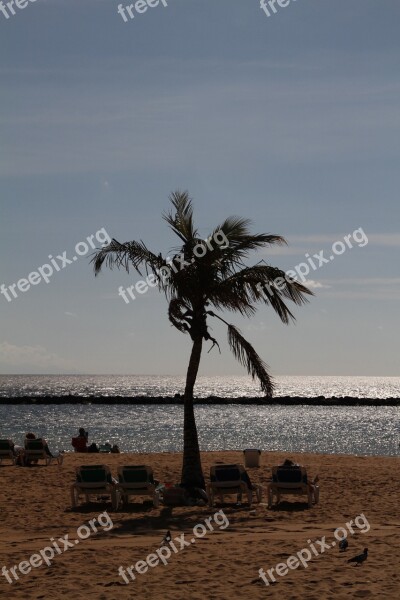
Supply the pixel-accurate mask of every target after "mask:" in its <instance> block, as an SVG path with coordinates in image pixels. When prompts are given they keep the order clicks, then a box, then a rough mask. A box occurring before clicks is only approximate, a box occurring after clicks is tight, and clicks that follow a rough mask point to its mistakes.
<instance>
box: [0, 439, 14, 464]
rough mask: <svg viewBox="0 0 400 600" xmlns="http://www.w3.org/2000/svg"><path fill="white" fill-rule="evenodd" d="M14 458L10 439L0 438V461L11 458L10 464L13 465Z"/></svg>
mask: <svg viewBox="0 0 400 600" xmlns="http://www.w3.org/2000/svg"><path fill="white" fill-rule="evenodd" d="M16 458H17V457H16V456H15V455H14V452H13V444H12V442H11V441H10V440H0V463H2V462H3V460H11V462H12V464H13V465H15V461H16Z"/></svg>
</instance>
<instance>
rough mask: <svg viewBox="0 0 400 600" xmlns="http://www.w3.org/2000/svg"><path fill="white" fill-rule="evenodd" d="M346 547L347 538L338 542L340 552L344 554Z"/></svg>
mask: <svg viewBox="0 0 400 600" xmlns="http://www.w3.org/2000/svg"><path fill="white" fill-rule="evenodd" d="M348 547H349V542H348V541H347V538H343V540H340V542H339V550H340V551H341V552H344V551H345V550H347V548H348Z"/></svg>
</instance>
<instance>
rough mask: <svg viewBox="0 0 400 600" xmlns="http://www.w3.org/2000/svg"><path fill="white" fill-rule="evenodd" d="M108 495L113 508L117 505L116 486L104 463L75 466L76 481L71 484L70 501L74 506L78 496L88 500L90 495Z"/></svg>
mask: <svg viewBox="0 0 400 600" xmlns="http://www.w3.org/2000/svg"><path fill="white" fill-rule="evenodd" d="M93 495H95V496H99V495H100V496H103V495H104V496H110V497H111V503H112V506H113V509H114V510H116V509H117V506H118V501H119V500H118V491H117V486H116V484H115V483H114V482H113V479H112V476H111V472H110V469H109V467H107V466H106V465H83V466H81V467H77V468H76V481H75V483H73V484H72V485H71V503H72V506H73V507H74V508H75V507H76V506H78V504H79V498H80V496H85V501H86V502H90V496H93Z"/></svg>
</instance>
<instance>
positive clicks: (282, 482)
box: [268, 466, 319, 508]
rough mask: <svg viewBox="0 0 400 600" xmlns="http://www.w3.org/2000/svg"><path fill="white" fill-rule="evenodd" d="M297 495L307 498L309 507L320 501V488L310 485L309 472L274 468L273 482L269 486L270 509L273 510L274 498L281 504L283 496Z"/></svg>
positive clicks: (295, 468) (292, 467) (296, 467)
mask: <svg viewBox="0 0 400 600" xmlns="http://www.w3.org/2000/svg"><path fill="white" fill-rule="evenodd" d="M286 495H297V496H304V495H306V496H307V501H308V506H309V508H311V507H312V505H313V503H315V504H317V503H318V501H319V487H318V485H316V484H315V483H308V481H307V471H306V469H305V468H304V467H300V466H291V467H284V466H280V467H273V469H272V481H271V482H270V483H269V484H268V507H269V508H272V506H273V503H274V496H275V498H276V504H279V502H280V500H281V496H286Z"/></svg>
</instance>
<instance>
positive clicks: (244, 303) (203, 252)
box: [92, 191, 312, 489]
mask: <svg viewBox="0 0 400 600" xmlns="http://www.w3.org/2000/svg"><path fill="white" fill-rule="evenodd" d="M170 201H171V203H172V206H173V209H172V210H171V211H169V212H167V213H165V214H164V215H163V218H164V219H165V221H166V222H167V223H168V225H169V227H170V228H171V229H172V231H173V232H174V233H175V234H176V235H177V236H178V238H179V239H180V245H179V247H177V248H174V250H173V252H174V255H173V257H172V259H170V260H167V259H166V258H163V256H162V255H161V254H154V253H153V252H151V251H150V250H149V249H148V248H147V247H146V245H145V244H144V243H143V242H142V241H139V242H137V241H133V242H125V243H123V244H121V243H120V242H117V240H115V239H112V241H111V243H110V244H109V245H108V246H105V247H104V248H102V249H100V250H98V251H97V252H96V253H95V255H94V257H93V258H92V262H93V263H94V271H95V274H96V275H97V274H98V273H99V272H100V270H101V268H102V266H103V263H105V264H106V266H108V267H109V268H110V269H112V268H113V267H117V268H124V269H126V271H128V272H129V269H130V268H131V267H133V268H134V269H135V270H136V271H137V272H138V273H139V274H140V275H143V272H145V273H146V275H147V276H152V277H153V282H155V281H157V285H158V288H159V290H160V291H162V292H164V293H165V296H166V298H167V300H168V302H169V306H168V317H169V320H170V322H171V323H172V325H174V327H176V329H178V331H180V332H182V333H185V334H189V336H190V338H191V340H192V350H191V354H190V360H189V366H188V369H187V374H186V385H185V393H184V450H183V466H182V480H181V482H182V485H184V486H185V487H187V488H193V487H200V488H202V489H204V477H203V472H202V467H201V460H200V451H199V442H198V435H197V428H196V421H195V415H194V408H193V404H194V396H193V392H194V386H195V383H196V378H197V373H198V370H199V365H200V358H201V352H202V347H203V342H204V341H210V342H212V346H211V348H210V350H211V349H212V348H213V347H214V346H215V345H216V346H217V347H218V348H219V346H218V342H217V340H216V339H214V338H213V337H212V336H211V335H210V333H209V330H208V319H209V318H210V317H215V318H217V319H219V320H221V321H222V322H223V323H225V324H226V325H227V328H228V343H229V346H230V348H231V350H232V352H233V354H234V356H235V357H236V359H237V360H238V361H239V362H240V363H242V364H243V365H244V366H245V367H246V369H247V371H248V373H249V374H250V375H251V376H252V377H253V379H258V380H259V382H260V385H261V390H262V391H263V392H264V393H265V395H266V396H267V397H272V394H273V388H274V386H273V380H272V378H271V376H270V374H269V373H268V366H267V365H266V364H265V363H264V362H263V360H262V359H261V358H260V356H259V355H258V354H257V352H256V351H255V350H254V348H253V346H252V345H251V344H250V343H249V342H248V341H247V340H245V338H244V337H243V336H242V334H241V333H240V331H239V329H237V327H235V326H234V325H231V324H229V323H227V322H226V321H225V320H224V319H223V318H222V317H220V316H219V315H217V314H216V313H215V312H214V310H217V311H219V310H224V309H225V310H229V311H232V312H236V311H237V312H239V313H240V314H241V315H244V316H246V317H251V316H252V315H253V314H254V313H255V311H256V308H255V304H256V303H257V302H264V303H265V304H269V305H270V306H272V308H273V309H274V310H275V312H276V313H277V314H278V316H279V318H280V319H281V320H282V322H283V323H286V324H288V323H289V321H290V319H293V320H294V316H293V314H292V313H291V311H290V310H289V308H288V307H287V305H286V302H285V300H291V301H292V302H294V303H295V304H297V305H301V304H303V303H304V302H306V301H307V298H306V295H307V294H312V292H311V291H310V290H308V289H307V288H306V287H305V286H303V285H301V284H300V283H298V282H297V281H295V280H291V279H289V278H287V277H286V274H285V272H284V271H281V270H280V269H277V268H275V267H272V266H270V265H268V264H266V263H264V261H261V263H258V264H256V265H254V266H246V264H245V263H244V260H245V259H246V258H248V256H249V254H250V253H252V252H253V251H256V250H258V249H260V248H263V247H265V246H269V245H272V244H281V245H282V244H286V241H285V239H284V238H283V237H281V236H279V235H270V234H266V233H261V234H251V233H250V231H249V224H250V221H249V220H247V219H242V218H239V217H229V218H227V219H226V220H225V221H224V222H223V223H222V224H221V225H219V226H218V227H217V228H216V229H215V230H214V231H213V232H212V234H211V235H210V237H209V238H207V239H206V240H203V239H201V238H200V237H199V234H198V231H197V230H196V229H195V227H194V223H193V207H192V202H191V200H190V198H189V195H188V193H187V192H180V191H176V192H174V193H172V194H171V195H170ZM222 241H223V242H224V243H221V242H222ZM217 242H218V243H217ZM278 278H281V279H280V284H279V286H278V285H276V282H277V280H278Z"/></svg>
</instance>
